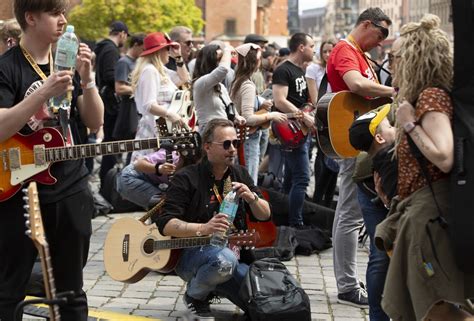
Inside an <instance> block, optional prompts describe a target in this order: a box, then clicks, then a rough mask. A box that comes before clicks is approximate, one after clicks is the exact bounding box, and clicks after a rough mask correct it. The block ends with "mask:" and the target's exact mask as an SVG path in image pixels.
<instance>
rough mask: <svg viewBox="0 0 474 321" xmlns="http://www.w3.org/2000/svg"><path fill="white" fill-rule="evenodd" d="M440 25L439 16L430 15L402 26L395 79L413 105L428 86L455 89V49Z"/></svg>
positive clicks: (400, 95) (401, 92)
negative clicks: (401, 39)
mask: <svg viewBox="0 0 474 321" xmlns="http://www.w3.org/2000/svg"><path fill="white" fill-rule="evenodd" d="M439 25H440V19H439V18H438V16H435V15H432V14H427V15H425V16H424V17H423V18H422V19H421V21H420V22H419V23H414V22H410V23H407V24H406V25H404V26H403V27H402V29H401V37H402V38H403V42H402V45H401V48H400V53H399V54H400V55H401V57H400V60H399V61H398V64H397V68H396V71H395V78H396V81H397V85H398V87H399V94H398V96H399V97H402V98H405V99H406V100H407V101H408V102H410V103H411V104H414V103H415V102H416V100H417V99H418V96H419V95H420V93H421V92H422V91H423V90H424V89H426V88H428V87H442V88H446V89H448V90H450V89H451V88H452V84H453V54H452V49H451V45H450V42H449V39H448V36H447V35H446V33H445V32H444V31H442V30H441V29H440V28H439ZM394 54H395V55H397V53H394Z"/></svg>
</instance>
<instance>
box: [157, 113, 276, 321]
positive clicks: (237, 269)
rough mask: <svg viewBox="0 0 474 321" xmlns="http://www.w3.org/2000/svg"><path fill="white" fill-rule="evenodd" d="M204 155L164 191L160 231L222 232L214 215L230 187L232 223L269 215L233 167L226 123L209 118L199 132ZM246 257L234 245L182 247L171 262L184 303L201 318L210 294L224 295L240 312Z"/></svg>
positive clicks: (241, 225)
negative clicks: (234, 203)
mask: <svg viewBox="0 0 474 321" xmlns="http://www.w3.org/2000/svg"><path fill="white" fill-rule="evenodd" d="M202 142H203V152H204V156H203V158H202V159H201V161H200V162H199V163H197V164H195V165H190V166H187V167H185V168H183V169H182V170H181V171H179V172H177V173H176V174H175V176H174V177H173V180H172V181H171V183H170V186H169V189H168V191H167V193H166V195H167V200H166V202H165V204H164V206H163V208H162V213H161V214H160V215H159V216H158V217H157V218H156V224H157V226H158V229H159V231H160V233H162V234H163V235H168V236H173V237H193V236H202V235H211V234H213V233H214V232H225V231H226V230H227V229H228V228H229V227H230V225H231V224H230V223H229V222H228V221H227V219H226V215H225V214H222V213H219V206H220V204H219V203H220V202H221V200H223V199H224V197H225V195H226V194H227V193H228V192H230V191H231V190H235V191H236V193H237V196H238V197H239V208H238V211H237V215H236V217H235V220H234V222H233V224H234V226H235V227H236V228H237V229H243V230H245V228H246V223H245V221H246V220H245V215H246V212H249V213H251V215H252V216H253V217H254V218H255V219H257V220H261V221H264V220H269V219H270V206H269V204H268V202H267V201H265V200H264V199H263V198H262V197H261V194H260V191H259V189H258V188H257V187H256V186H255V185H254V183H253V181H252V178H251V177H250V175H249V174H248V172H247V170H246V169H245V168H244V167H242V166H239V165H234V160H235V158H236V156H237V147H238V146H239V143H240V141H239V140H238V139H237V134H236V131H235V129H234V126H233V124H232V122H230V121H229V120H226V119H214V120H212V121H210V122H209V123H208V124H207V126H206V128H205V130H204V132H203V135H202ZM250 261H251V255H250V253H249V252H248V251H246V250H244V249H242V250H241V251H239V249H238V248H232V249H231V248H229V247H224V248H220V247H215V246H212V245H206V246H202V247H194V248H186V249H184V250H183V251H182V254H181V257H180V259H179V262H178V264H177V266H176V269H175V271H176V274H177V275H178V276H179V277H180V278H182V279H183V280H184V281H186V282H187V289H186V293H185V294H184V303H185V305H186V306H187V308H188V309H189V310H191V311H192V312H193V313H194V314H197V315H198V316H201V317H208V316H211V310H210V301H211V299H212V298H213V296H214V295H217V296H220V297H225V298H228V299H229V300H230V301H232V302H233V303H234V304H236V305H237V306H238V307H240V308H241V309H242V310H244V311H245V310H246V306H245V305H246V304H245V302H243V301H242V300H241V299H240V298H239V296H238V292H239V291H238V289H239V288H240V284H241V282H242V280H243V278H244V277H245V275H246V274H247V271H248V265H247V264H246V263H243V262H247V263H250Z"/></svg>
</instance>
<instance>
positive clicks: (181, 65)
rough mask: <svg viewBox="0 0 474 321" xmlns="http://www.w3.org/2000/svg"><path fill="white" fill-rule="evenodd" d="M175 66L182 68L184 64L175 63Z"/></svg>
mask: <svg viewBox="0 0 474 321" xmlns="http://www.w3.org/2000/svg"><path fill="white" fill-rule="evenodd" d="M176 66H177V67H183V66H184V62H183V61H181V62H177V63H176Z"/></svg>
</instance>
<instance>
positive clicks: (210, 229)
mask: <svg viewBox="0 0 474 321" xmlns="http://www.w3.org/2000/svg"><path fill="white" fill-rule="evenodd" d="M229 226H230V223H229V221H228V220H227V215H226V214H222V213H219V214H217V215H215V216H213V217H212V218H211V219H210V220H209V222H207V223H206V224H203V225H202V228H201V232H202V234H203V235H210V234H212V233H214V232H222V233H223V232H225V231H227V229H228V228H229Z"/></svg>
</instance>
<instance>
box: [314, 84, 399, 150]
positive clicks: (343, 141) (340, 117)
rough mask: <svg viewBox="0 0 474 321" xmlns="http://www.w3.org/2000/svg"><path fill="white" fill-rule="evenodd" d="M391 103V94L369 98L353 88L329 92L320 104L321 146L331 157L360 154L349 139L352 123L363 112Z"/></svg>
mask: <svg viewBox="0 0 474 321" xmlns="http://www.w3.org/2000/svg"><path fill="white" fill-rule="evenodd" d="M391 102H392V99H391V98H388V97H380V98H374V99H367V98H364V97H362V96H359V95H357V94H354V93H352V92H350V91H340V92H338V93H327V94H325V95H324V96H323V97H321V99H320V100H319V102H318V104H317V106H316V115H315V125H316V130H317V133H318V134H317V137H318V145H319V148H320V149H321V150H322V151H323V153H324V154H325V155H326V156H328V157H331V158H351V157H356V156H357V155H358V154H359V151H357V150H356V149H355V148H354V147H352V145H351V143H350V142H349V128H350V127H351V125H352V123H353V122H354V120H355V119H356V118H357V117H359V116H360V115H363V114H365V113H367V112H369V111H370V110H372V109H375V108H377V107H379V106H382V105H385V104H389V103H391Z"/></svg>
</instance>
